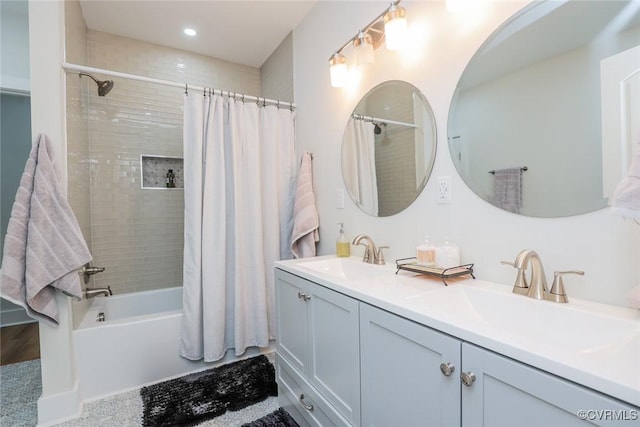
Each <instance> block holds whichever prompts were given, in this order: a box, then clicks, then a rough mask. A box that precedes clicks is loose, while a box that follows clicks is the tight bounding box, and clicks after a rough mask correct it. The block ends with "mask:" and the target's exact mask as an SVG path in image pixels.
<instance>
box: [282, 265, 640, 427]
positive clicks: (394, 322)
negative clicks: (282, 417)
mask: <svg viewBox="0 0 640 427" xmlns="http://www.w3.org/2000/svg"><path fill="white" fill-rule="evenodd" d="M301 275H303V274H302V273H301ZM312 278H313V277H312ZM320 283H323V284H324V285H320V284H317V283H314V282H312V281H309V280H307V279H304V278H302V277H300V276H297V275H295V274H292V273H290V272H287V271H284V270H281V269H276V299H277V327H278V337H277V338H278V345H277V349H278V359H277V360H278V385H279V392H280V404H281V405H282V406H283V407H284V408H285V409H286V410H287V411H288V412H289V413H291V414H292V416H293V417H294V418H295V419H296V421H298V423H299V424H300V425H301V426H302V427H305V426H323V427H330V426H362V427H374V426H375V427H423V426H434V427H440V426H442V427H448V426H455V427H476V426H481V427H502V426H504V427H513V426H518V427H520V426H522V427H526V426H536V427H538V426H545V427H555V426H558V427H565V426H566V427H571V426H587V425H590V426H593V425H599V426H612V425H615V426H627V425H628V426H640V408H639V407H637V406H633V405H631V404H629V403H625V402H624V401H621V400H618V399H616V398H613V397H611V396H609V395H606V394H602V393H599V392H597V391H595V390H593V389H591V388H588V387H585V386H583V385H580V384H577V383H575V382H572V381H569V380H567V379H564V378H561V377H560V376H558V374H560V375H561V373H558V372H556V375H554V374H550V373H548V372H546V371H544V370H541V369H538V368H535V367H533V366H530V365H528V364H526V363H523V362H520V361H517V360H514V359H512V358H509V357H506V356H504V355H501V354H499V353H496V352H495V351H491V350H488V349H486V348H485V347H487V346H486V345H485V346H484V347H481V346H478V345H477V344H482V342H479V343H475V344H474V343H473V342H474V339H473V336H471V337H469V334H468V333H467V332H466V330H463V329H459V330H458V331H457V332H455V331H452V330H447V329H446V327H443V328H442V329H443V330H447V331H448V332H449V334H447V333H444V332H442V331H439V330H436V329H434V328H433V326H426V325H427V324H428V323H425V322H423V321H421V318H420V317H419V316H416V317H415V318H414V317H412V316H413V313H415V312H416V311H415V310H416V308H415V306H416V305H415V303H412V305H407V306H406V307H404V308H402V307H401V306H400V305H399V304H401V303H397V302H396V303H394V304H390V303H388V302H387V303H385V304H384V305H383V307H384V308H385V309H386V310H385V309H383V308H380V307H379V306H378V305H377V301H382V300H383V299H381V298H376V299H374V298H369V297H368V294H367V293H366V291H363V290H362V289H363V287H362V283H363V282H359V286H358V289H357V292H355V291H354V293H353V294H351V296H349V295H345V294H347V293H349V289H348V288H346V287H345V286H343V285H336V289H337V290H338V291H340V292H338V291H336V290H332V289H330V285H331V284H332V282H331V281H328V280H324V281H320ZM402 284H403V285H404V283H402ZM376 285H377V284H373V283H372V286H371V287H372V288H374V287H375V286H376ZM402 289H403V288H402V287H398V288H397V289H395V290H394V291H395V292H398V290H402ZM342 292H344V293H342ZM409 295H410V294H409ZM427 295H428V294H427ZM394 298H396V301H399V299H398V298H397V296H394ZM385 301H386V300H385ZM396 304H398V305H396ZM396 306H400V307H401V308H400V309H399V310H402V311H399V312H400V313H402V314H403V316H404V317H403V316H401V315H399V314H396V313H395V312H394V308H395V307H396ZM412 310H414V311H412ZM441 324H442V325H444V326H446V323H443V322H441ZM454 335H457V336H454ZM481 339H482V338H481ZM485 342H486V341H485ZM494 350H495V349H494ZM576 357H579V355H577V356H576ZM594 368H597V367H594ZM611 368H612V369H619V367H611ZM627 369H631V368H628V367H627ZM633 372H637V371H630V375H633ZM582 418H584V419H582Z"/></svg>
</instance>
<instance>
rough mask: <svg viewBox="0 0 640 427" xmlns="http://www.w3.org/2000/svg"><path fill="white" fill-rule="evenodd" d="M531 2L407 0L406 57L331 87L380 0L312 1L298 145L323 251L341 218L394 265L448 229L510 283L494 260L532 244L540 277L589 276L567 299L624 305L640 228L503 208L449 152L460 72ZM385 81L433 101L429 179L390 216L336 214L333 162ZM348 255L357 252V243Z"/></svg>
mask: <svg viewBox="0 0 640 427" xmlns="http://www.w3.org/2000/svg"><path fill="white" fill-rule="evenodd" d="M528 3H529V2H528V1H525V0H520V1H509V2H490V5H489V8H490V9H489V10H488V14H487V15H486V16H483V15H482V14H480V13H474V14H473V16H465V15H460V14H452V13H448V12H447V11H446V6H445V2H444V1H437V2H409V1H407V2H403V3H402V4H403V6H404V7H405V8H406V9H407V16H408V18H409V21H410V26H411V27H412V30H413V31H414V32H415V33H416V34H418V38H419V41H418V42H417V43H416V44H417V48H416V49H415V50H414V51H413V52H410V53H398V52H395V53H394V52H388V51H386V49H385V48H384V47H383V48H380V49H378V50H377V51H376V63H375V65H374V66H373V67H372V68H371V69H370V70H369V71H368V72H367V73H366V74H365V75H364V76H363V78H362V80H361V82H360V84H359V85H358V86H357V87H351V88H347V89H335V88H332V87H331V86H330V83H329V70H328V58H329V56H330V55H331V53H332V52H333V51H335V49H337V48H338V47H339V46H341V45H342V44H343V43H344V42H345V41H346V40H348V39H349V38H350V37H352V36H353V35H354V34H355V33H356V32H357V30H358V28H359V26H361V25H365V24H366V23H368V22H369V21H370V20H371V19H373V17H374V16H375V15H377V14H378V13H380V12H381V11H382V10H383V9H384V8H385V7H386V3H381V2H319V3H318V4H317V5H316V6H315V7H314V8H313V10H312V11H311V13H310V14H309V15H308V16H307V17H306V19H305V20H304V21H303V22H302V23H301V25H300V26H299V27H298V28H297V29H296V30H295V31H294V82H295V85H294V88H295V96H296V99H295V102H296V103H297V105H298V109H297V119H296V127H297V129H296V131H297V141H298V149H299V150H300V152H302V150H309V151H312V152H313V153H314V179H315V188H316V197H317V201H318V207H319V213H320V221H321V227H320V238H321V240H320V245H319V252H320V253H321V254H329V253H334V252H335V239H336V236H337V228H336V223H337V222H344V224H345V231H346V232H347V234H348V235H350V236H351V237H353V236H355V235H356V234H358V233H367V234H370V235H371V236H372V237H373V238H374V240H375V241H376V243H377V244H379V245H383V244H387V245H390V246H391V248H390V250H389V252H388V255H387V256H386V259H387V260H388V261H389V262H393V260H394V259H397V258H402V257H408V256H413V254H414V251H415V246H416V244H417V243H418V242H419V241H420V240H421V239H422V236H424V235H429V236H432V238H435V239H437V238H443V237H445V236H447V237H450V238H451V239H452V240H454V241H455V242H457V243H458V244H459V245H460V246H461V249H462V259H463V261H464V262H473V263H475V266H476V273H477V277H479V278H481V279H487V280H492V281H496V282H499V283H503V284H505V285H512V284H513V280H514V278H515V272H514V270H513V269H512V268H511V267H508V266H504V265H502V264H500V261H501V260H511V261H512V260H514V258H515V256H516V255H517V253H518V252H519V251H521V250H523V249H527V248H531V249H535V250H536V251H538V253H539V254H540V256H541V258H542V260H543V262H544V265H545V268H546V273H547V277H550V276H551V275H552V274H553V271H554V270H566V269H582V270H584V271H585V272H586V274H585V276H584V277H578V276H571V277H568V278H567V279H566V283H565V284H566V288H567V291H568V294H569V295H570V296H574V297H580V298H585V299H590V300H595V301H600V302H607V303H612V304H617V305H625V304H626V299H625V297H626V294H627V293H628V292H629V291H630V289H631V288H632V287H633V286H635V285H637V284H638V283H640V227H638V226H637V225H635V224H633V223H631V222H625V221H624V220H622V219H620V218H618V217H613V216H611V215H610V214H609V212H608V211H607V210H600V211H597V212H593V213H590V214H586V215H579V216H574V217H570V218H554V219H548V218H547V219H545V218H530V217H523V216H517V215H514V214H511V213H508V212H505V211H502V210H499V209H497V208H495V207H493V206H492V205H490V204H488V203H486V202H484V201H483V200H481V199H480V198H478V197H477V196H476V195H475V194H474V193H473V192H471V191H470V190H469V189H468V188H467V187H466V186H465V184H464V183H463V182H462V180H461V179H460V177H459V176H458V174H457V172H456V169H455V167H454V166H453V163H452V161H451V157H450V155H449V149H448V144H447V134H446V129H447V116H448V112H449V104H450V102H451V98H452V96H453V92H454V89H455V87H456V83H457V81H458V79H459V77H460V75H461V73H462V71H463V69H464V67H465V66H466V64H467V62H468V61H469V59H470V58H471V57H472V55H473V54H474V52H475V51H476V49H477V48H478V47H479V46H480V45H481V44H482V43H483V41H484V40H485V39H486V38H487V37H488V36H489V35H490V34H491V33H492V32H493V31H494V30H495V29H497V28H498V27H499V26H500V25H501V24H502V23H503V22H504V21H505V20H507V19H508V18H509V17H510V16H511V15H513V14H514V13H516V12H517V11H518V10H520V9H521V8H523V7H524V6H526V5H527V4H528ZM328 28H331V31H328V30H327V29H328ZM392 79H400V80H406V81H408V82H409V83H412V84H413V85H415V86H416V87H418V88H419V89H420V90H421V91H422V92H423V93H424V95H425V96H426V98H427V99H428V101H429V103H430V104H431V107H432V108H433V111H434V114H435V117H436V123H437V129H438V149H437V156H436V163H435V166H434V170H433V173H432V175H431V179H430V180H429V182H428V183H427V186H426V188H425V189H424V191H423V192H422V194H421V195H420V196H419V197H418V199H417V200H416V201H415V202H414V203H413V205H411V206H410V207H409V208H408V209H406V210H405V211H403V212H401V213H399V214H397V215H395V216H392V217H387V218H374V217H371V216H368V215H366V214H364V213H362V212H361V211H359V210H358V208H357V207H356V206H355V205H354V204H353V203H352V202H351V201H350V200H347V202H346V204H345V208H344V209H336V208H335V193H336V189H339V188H344V184H343V181H342V176H341V174H340V173H339V171H338V169H337V168H338V165H339V164H340V147H341V142H342V134H343V130H344V126H345V124H346V122H347V118H348V116H349V114H350V113H351V111H352V110H353V108H354V106H355V105H356V104H357V102H358V100H359V99H360V98H361V97H362V96H363V95H364V94H365V93H366V92H367V91H368V90H369V89H370V88H372V87H373V86H375V85H376V84H378V83H380V82H382V81H386V80H392ZM438 176H451V177H452V198H453V202H452V203H451V204H449V205H438V204H436V191H435V189H436V187H435V183H436V178H437V177H438ZM354 252H356V253H358V254H359V253H360V249H354ZM525 316H526V314H525ZM523 317H524V316H523ZM523 320H524V319H523Z"/></svg>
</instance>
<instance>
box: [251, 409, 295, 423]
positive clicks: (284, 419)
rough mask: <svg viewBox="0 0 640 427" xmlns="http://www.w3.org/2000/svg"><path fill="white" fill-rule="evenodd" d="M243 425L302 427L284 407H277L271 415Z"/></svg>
mask: <svg viewBox="0 0 640 427" xmlns="http://www.w3.org/2000/svg"><path fill="white" fill-rule="evenodd" d="M242 427H300V426H299V425H298V423H296V422H295V420H294V419H293V418H291V415H289V413H288V412H287V411H285V410H284V409H282V408H279V409H276V410H275V411H273V412H272V413H270V414H269V415H266V416H264V417H262V418H260V419H259V420H255V421H253V422H251V423H247V424H243V425H242Z"/></svg>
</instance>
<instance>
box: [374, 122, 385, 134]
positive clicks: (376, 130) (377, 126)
mask: <svg viewBox="0 0 640 427" xmlns="http://www.w3.org/2000/svg"><path fill="white" fill-rule="evenodd" d="M386 125H387V124H386V123H385V122H380V123H376V122H373V133H374V134H375V135H380V134H381V133H382V127H384V126H386ZM381 126H382V127H381Z"/></svg>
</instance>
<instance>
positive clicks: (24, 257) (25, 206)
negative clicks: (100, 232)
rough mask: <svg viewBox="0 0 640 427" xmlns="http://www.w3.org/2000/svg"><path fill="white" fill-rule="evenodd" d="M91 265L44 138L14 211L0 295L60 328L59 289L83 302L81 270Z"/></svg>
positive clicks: (26, 173) (28, 166)
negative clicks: (57, 297)
mask: <svg viewBox="0 0 640 427" xmlns="http://www.w3.org/2000/svg"><path fill="white" fill-rule="evenodd" d="M89 261H91V254H90V253H89V249H88V248H87V244H86V243H85V241H84V238H83V237H82V233H81V231H80V227H79V225H78V221H77V220H76V218H75V216H74V215H73V212H72V210H71V207H70V206H69V204H68V202H67V200H66V198H65V197H64V195H63V193H62V191H61V189H60V185H59V183H58V179H57V177H56V174H55V170H54V166H53V161H52V147H51V142H50V141H49V138H48V137H47V136H46V135H43V134H41V135H39V136H38V140H37V141H36V144H35V145H34V146H33V148H32V149H31V153H30V154H29V158H28V159H27V164H26V166H25V169H24V172H23V173H22V178H21V179H20V186H19V187H18V192H17V193H16V199H15V202H14V203H13V207H12V209H11V216H10V218H9V226H8V227H7V235H6V238H5V242H4V249H3V260H2V276H1V277H0V279H1V281H0V296H2V298H5V299H7V300H9V301H11V302H12V303H14V304H18V305H20V306H22V307H24V308H25V309H26V311H27V314H28V315H29V316H30V317H32V318H34V319H36V320H40V321H44V322H46V323H47V324H49V325H51V326H57V324H58V307H57V305H56V295H55V290H56V289H59V290H61V291H63V292H64V293H65V294H67V295H70V296H73V297H76V298H78V299H80V298H81V297H82V288H81V285H80V277H79V275H78V272H77V270H78V269H79V268H80V267H82V266H83V265H84V264H86V263H88V262H89Z"/></svg>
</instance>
